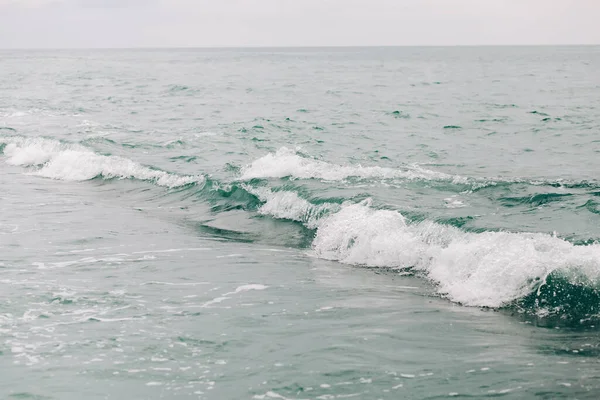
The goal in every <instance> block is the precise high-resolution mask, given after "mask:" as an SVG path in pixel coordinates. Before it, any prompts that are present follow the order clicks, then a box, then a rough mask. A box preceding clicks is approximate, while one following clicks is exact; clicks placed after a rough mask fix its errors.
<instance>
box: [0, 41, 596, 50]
mask: <svg viewBox="0 0 600 400" xmlns="http://www.w3.org/2000/svg"><path fill="white" fill-rule="evenodd" d="M597 46H600V43H594V44H590V43H588V44H577V43H562V44H414V45H410V44H409V45H217V46H206V45H204V46H135V47H78V46H77V47H0V51H62V50H241V49H249V50H261V49H262V50H264V49H358V48H362V49H364V48H418V47H430V48H448V47H451V48H452V47H453V48H455V47H597Z"/></svg>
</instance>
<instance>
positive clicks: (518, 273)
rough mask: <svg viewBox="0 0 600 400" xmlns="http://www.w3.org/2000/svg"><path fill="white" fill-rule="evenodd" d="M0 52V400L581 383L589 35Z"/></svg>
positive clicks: (595, 145) (593, 303)
mask: <svg viewBox="0 0 600 400" xmlns="http://www.w3.org/2000/svg"><path fill="white" fill-rule="evenodd" d="M0 70H1V71H2V74H1V75H0V150H1V154H0V165H1V167H0V185H1V187H2V192H1V193H0V200H1V201H0V215H1V217H0V271H1V275H0V285H1V289H2V296H0V376H1V377H2V379H0V397H1V398H35V399H37V398H39V399H81V398H86V399H121V398H128V399H151V398H152V399H154V398H165V399H188V398H190V399H191V398H194V399H244V398H247V399H338V398H340V399H341V398H359V399H396V398H406V399H437V398H449V397H459V398H460V397H463V398H465V397H471V398H486V397H500V396H502V397H506V398H542V399H554V398H569V399H571V398H577V399H596V398H598V396H599V395H600V363H599V361H600V358H598V354H599V350H598V349H599V345H600V343H599V338H600V333H599V331H598V323H599V321H598V320H599V315H600V310H599V307H600V244H598V243H597V240H598V238H600V224H598V222H599V220H598V218H599V214H600V197H599V196H600V181H599V180H598V179H597V171H598V170H599V169H600V157H598V152H599V151H600V139H598V132H599V129H600V123H599V122H598V121H599V120H600V97H599V96H598V93H599V91H600V75H598V74H597V71H598V70H600V48H598V47H519V48H510V47H496V48H494V47H489V48H344V49H261V50H258V49H256V50H250V49H230V50H146V51H125V50H122V51H116V50H104V51H101V50H95V51H43V52H42V51H38V52H36V51H15V52H1V53H0Z"/></svg>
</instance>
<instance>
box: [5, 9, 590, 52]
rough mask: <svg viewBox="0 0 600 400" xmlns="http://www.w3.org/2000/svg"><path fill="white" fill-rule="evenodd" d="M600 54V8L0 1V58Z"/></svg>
mask: <svg viewBox="0 0 600 400" xmlns="http://www.w3.org/2000/svg"><path fill="white" fill-rule="evenodd" d="M485 44H600V0H570V1H568V0H0V48H72V47H84V48H92V47H207V46H208V47H213V46H347V45H357V46H358V45H485Z"/></svg>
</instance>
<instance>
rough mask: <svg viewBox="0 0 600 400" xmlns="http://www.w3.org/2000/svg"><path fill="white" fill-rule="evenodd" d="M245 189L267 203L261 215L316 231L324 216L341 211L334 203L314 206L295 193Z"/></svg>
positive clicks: (266, 189) (261, 209) (260, 209)
mask: <svg viewBox="0 0 600 400" xmlns="http://www.w3.org/2000/svg"><path fill="white" fill-rule="evenodd" d="M244 188H245V189H246V190H247V191H248V192H250V193H252V194H254V195H255V196H257V197H258V198H259V199H260V200H261V201H264V202H265V203H264V204H263V205H262V206H261V207H260V208H259V210H258V212H259V213H260V214H263V215H269V216H271V217H273V218H278V219H288V220H291V221H298V222H302V223H303V224H304V225H306V227H308V228H310V229H315V228H316V227H317V226H318V222H319V220H320V219H321V218H322V217H323V216H324V215H327V214H328V213H331V212H333V211H337V210H339V209H340V206H339V205H338V204H333V203H322V204H318V205H315V204H312V203H310V202H308V201H307V200H304V199H303V198H301V197H300V196H298V195H297V194H296V193H294V192H288V191H280V192H273V191H271V190H270V189H268V188H252V187H250V186H247V185H245V186H244Z"/></svg>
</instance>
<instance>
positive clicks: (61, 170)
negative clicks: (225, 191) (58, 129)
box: [0, 136, 205, 188]
mask: <svg viewBox="0 0 600 400" xmlns="http://www.w3.org/2000/svg"><path fill="white" fill-rule="evenodd" d="M0 142H1V143H3V145H4V146H3V149H2V150H3V152H4V155H5V156H6V157H7V158H6V160H5V161H6V163H8V164H11V165H19V166H24V167H35V168H36V169H35V170H34V171H33V172H32V174H33V175H37V176H42V177H45V178H51V179H59V180H66V181H85V180H90V179H94V178H97V177H102V178H103V179H113V178H117V179H138V180H144V181H152V182H154V183H155V184H157V185H159V186H164V187H169V188H174V187H179V186H185V185H188V184H192V183H203V182H204V180H205V178H204V176H202V175H199V176H182V175H176V174H171V173H168V172H165V171H160V170H156V169H152V168H149V167H146V166H143V165H141V164H138V163H136V162H134V161H132V160H129V159H127V158H123V157H117V156H105V155H101V154H97V153H94V152H93V151H91V150H89V149H88V148H86V147H84V146H81V145H77V144H70V143H62V142H59V141H57V140H53V139H46V138H29V137H22V136H13V137H0Z"/></svg>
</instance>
